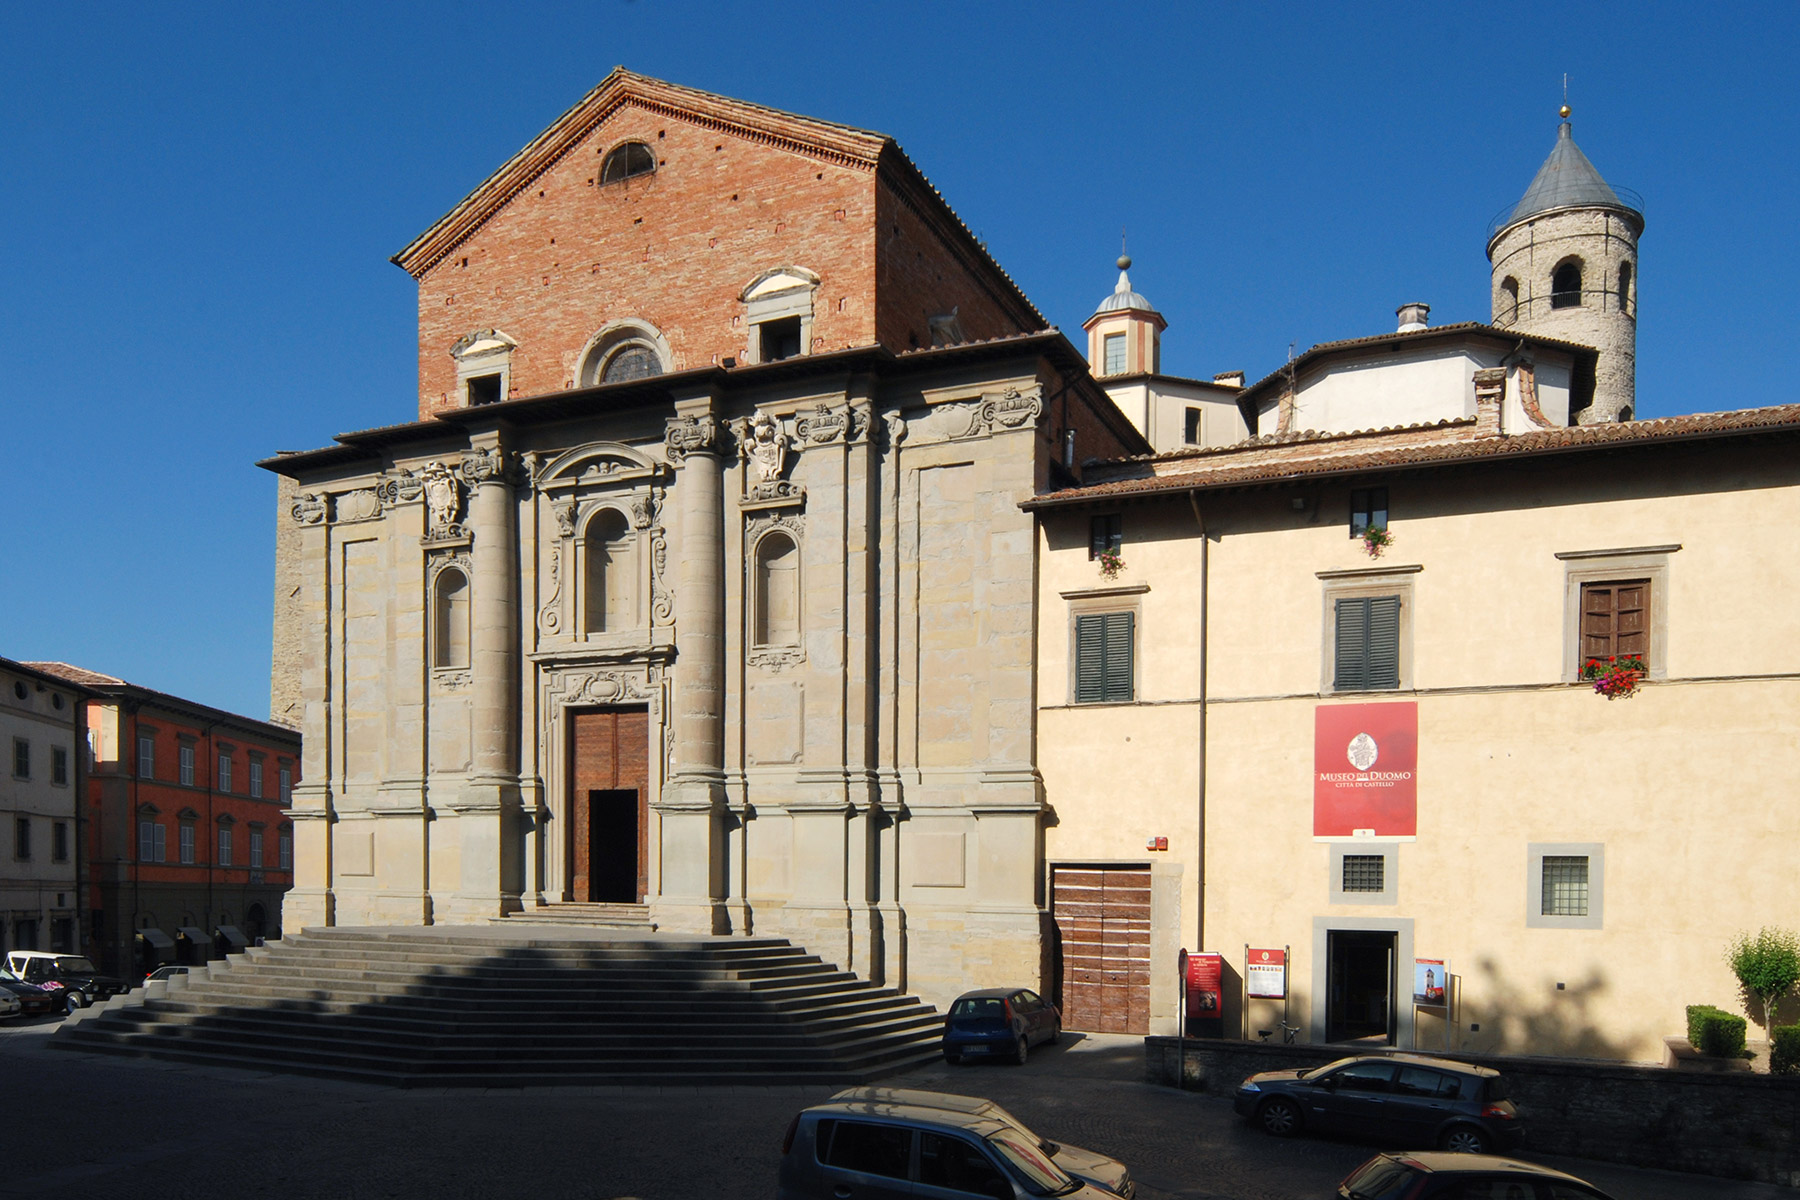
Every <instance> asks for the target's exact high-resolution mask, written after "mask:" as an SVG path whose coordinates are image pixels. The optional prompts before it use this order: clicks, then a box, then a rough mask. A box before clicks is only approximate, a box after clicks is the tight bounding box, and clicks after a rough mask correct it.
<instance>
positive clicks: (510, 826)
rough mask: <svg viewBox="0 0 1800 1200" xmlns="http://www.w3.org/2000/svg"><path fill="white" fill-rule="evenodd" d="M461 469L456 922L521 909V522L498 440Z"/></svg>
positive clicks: (481, 441)
mask: <svg viewBox="0 0 1800 1200" xmlns="http://www.w3.org/2000/svg"><path fill="white" fill-rule="evenodd" d="M474 442H475V448H474V449H473V450H471V451H469V452H468V453H467V454H465V455H464V456H463V461H462V465H461V470H460V472H459V473H460V476H461V478H462V480H463V481H464V482H465V483H466V484H467V486H468V488H469V533H470V537H471V541H472V544H471V546H470V567H471V571H472V574H473V576H474V578H473V579H472V580H471V586H472V588H473V592H474V595H473V598H472V605H471V609H472V612H471V616H472V620H471V622H470V625H471V628H470V633H469V665H470V669H471V674H472V676H473V679H472V683H471V696H472V700H473V705H472V707H473V711H474V721H473V727H474V728H473V735H474V743H473V745H472V746H471V755H470V758H471V763H470V766H471V770H470V773H469V779H468V782H467V783H466V784H465V785H464V788H463V792H462V795H461V796H460V797H458V798H456V799H455V800H454V801H453V802H452V804H451V807H452V808H453V809H454V810H455V812H456V815H457V829H458V833H459V834H460V837H459V839H458V840H459V841H460V843H461V863H462V878H461V881H460V883H459V885H458V887H457V891H456V896H455V897H454V899H453V900H452V902H451V904H450V906H449V907H450V910H451V911H450V913H449V914H447V915H448V916H449V917H450V918H451V919H452V920H457V921H462V920H480V919H483V918H486V917H495V916H500V915H502V914H503V913H506V912H509V911H514V910H516V909H517V908H518V907H519V894H520V889H521V887H522V883H523V881H522V879H521V868H522V863H521V862H520V861H519V858H520V856H519V852H518V851H519V847H518V839H519V833H518V826H519V820H520V817H519V713H518V695H519V683H518V674H519V670H518V647H519V590H518V580H519V556H518V545H517V522H518V513H517V511H516V505H515V503H514V500H513V489H512V481H511V478H510V472H509V471H508V469H507V463H506V455H505V451H504V450H503V449H502V447H501V445H500V440H499V438H498V436H497V435H493V434H489V435H487V436H485V437H477V438H475V439H474Z"/></svg>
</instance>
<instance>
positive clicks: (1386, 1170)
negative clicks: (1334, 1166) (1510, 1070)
mask: <svg viewBox="0 0 1800 1200" xmlns="http://www.w3.org/2000/svg"><path fill="white" fill-rule="evenodd" d="M1337 1194H1338V1200H1612V1198H1611V1197H1610V1196H1608V1195H1607V1194H1606V1193H1605V1192H1603V1191H1601V1190H1600V1189H1599V1188H1597V1187H1595V1186H1594V1185H1593V1184H1591V1183H1587V1182H1584V1181H1582V1180H1580V1179H1577V1178H1575V1177H1574V1176H1573V1175H1566V1174H1564V1173H1563V1172H1561V1171H1556V1170H1552V1169H1551V1168H1549V1167H1540V1166H1538V1165H1537V1164H1536V1163H1528V1162H1519V1161H1517V1160H1516V1159H1510V1158H1494V1157H1492V1156H1490V1155H1486V1154H1377V1155H1376V1156H1375V1157H1374V1158H1371V1159H1370V1160H1369V1161H1368V1162H1366V1163H1364V1164H1363V1165H1362V1166H1360V1167H1358V1168H1356V1170H1354V1171H1352V1172H1350V1176H1349V1178H1347V1179H1345V1180H1344V1182H1343V1183H1341V1184H1339V1185H1338V1190H1337Z"/></svg>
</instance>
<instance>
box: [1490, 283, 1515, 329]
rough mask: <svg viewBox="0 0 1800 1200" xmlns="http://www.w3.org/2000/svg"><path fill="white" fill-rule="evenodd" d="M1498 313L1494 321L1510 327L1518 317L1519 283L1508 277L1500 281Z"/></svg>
mask: <svg viewBox="0 0 1800 1200" xmlns="http://www.w3.org/2000/svg"><path fill="white" fill-rule="evenodd" d="M1498 308H1499V311H1498V312H1496V313H1495V314H1494V317H1495V319H1496V320H1497V321H1498V322H1499V323H1500V324H1502V325H1511V324H1512V323H1513V320H1514V318H1516V317H1517V316H1518V315H1519V281H1518V280H1516V279H1514V278H1513V277H1512V276H1511V275H1508V276H1507V277H1506V278H1505V279H1502V280H1501V281H1500V304H1499V305H1498Z"/></svg>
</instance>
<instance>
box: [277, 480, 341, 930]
mask: <svg viewBox="0 0 1800 1200" xmlns="http://www.w3.org/2000/svg"><path fill="white" fill-rule="evenodd" d="M290 516H291V518H292V519H293V521H294V523H295V524H296V525H297V526H298V527H299V531H300V533H299V544H298V550H297V555H298V558H299V567H298V569H297V575H298V581H299V586H300V595H299V598H298V600H299V604H298V611H299V613H300V617H301V619H302V620H303V621H304V622H305V628H307V629H308V630H310V631H311V632H310V633H309V635H308V636H307V638H306V640H305V642H304V643H303V644H302V646H301V647H300V650H299V654H298V658H299V671H298V695H299V704H300V709H301V712H302V714H303V718H302V720H303V725H302V738H301V743H300V778H299V781H298V782H296V783H295V784H294V789H293V800H292V805H291V808H290V811H291V814H292V816H293V821H294V886H293V888H292V889H291V890H289V892H288V893H287V895H286V896H285V897H283V899H282V924H283V925H284V926H285V927H287V928H290V929H294V930H300V929H303V928H305V927H306V926H308V925H314V926H318V925H333V924H336V922H337V911H336V907H335V905H334V903H333V893H332V853H331V849H332V847H331V830H332V824H333V822H334V820H335V814H334V812H333V808H332V801H331V767H330V763H331V726H332V723H331V692H330V685H331V677H330V666H329V664H330V661H331V629H332V623H331V621H330V619H329V616H330V614H329V613H328V612H327V611H326V602H327V597H328V596H329V595H330V594H331V588H330V584H331V578H330V570H331V558H330V551H329V540H328V537H327V532H328V526H327V525H326V524H325V500H324V498H323V497H322V496H319V495H317V494H315V493H311V492H305V491H302V492H301V493H300V494H299V495H297V496H296V497H295V499H294V503H293V506H292V508H291V509H290Z"/></svg>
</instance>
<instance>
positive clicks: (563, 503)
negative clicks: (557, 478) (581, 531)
mask: <svg viewBox="0 0 1800 1200" xmlns="http://www.w3.org/2000/svg"><path fill="white" fill-rule="evenodd" d="M577 507H578V506H577V504H576V502H575V501H573V500H554V501H552V502H551V504H550V512H551V514H552V515H554V516H555V517H556V528H557V531H558V532H560V533H561V534H562V535H563V536H564V537H574V536H575V513H576V510H577Z"/></svg>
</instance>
